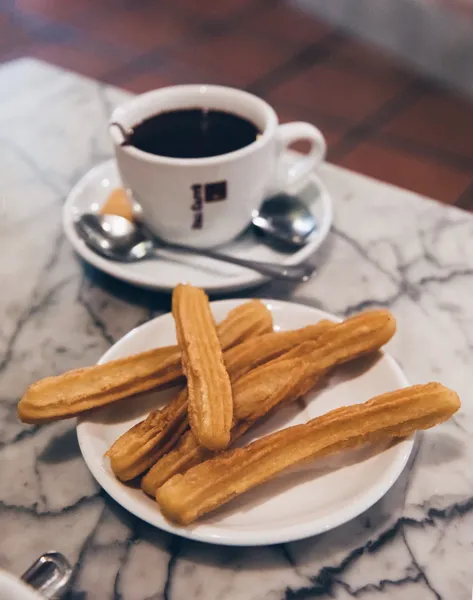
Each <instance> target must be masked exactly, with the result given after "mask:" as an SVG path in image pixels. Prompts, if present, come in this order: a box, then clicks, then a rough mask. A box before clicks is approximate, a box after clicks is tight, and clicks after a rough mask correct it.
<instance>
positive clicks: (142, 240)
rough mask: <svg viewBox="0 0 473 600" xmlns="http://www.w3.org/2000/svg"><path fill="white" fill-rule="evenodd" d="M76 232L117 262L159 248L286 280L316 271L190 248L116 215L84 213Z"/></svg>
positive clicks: (307, 266) (150, 254) (137, 258)
mask: <svg viewBox="0 0 473 600" xmlns="http://www.w3.org/2000/svg"><path fill="white" fill-rule="evenodd" d="M74 227H75V229H76V231H77V234H78V235H79V236H80V237H81V238H82V240H83V241H84V242H85V244H87V246H88V247H89V248H91V249H92V250H94V251H95V252H97V253H98V254H100V255H101V256H103V257H105V258H107V259H109V260H113V261H118V262H127V263H131V262H137V261H141V260H146V259H151V258H161V257H160V255H159V250H160V248H165V249H167V250H176V251H178V252H187V253H189V254H197V255H200V256H207V257H209V258H213V259H215V260H219V261H223V262H228V263H231V264H235V265H239V266H242V267H246V268H249V269H253V270H254V271H257V272H258V273H261V274H263V275H266V276H268V277H273V278H277V279H284V280H287V281H307V280H308V279H309V278H310V277H311V276H312V275H313V273H314V272H315V270H316V268H315V266H314V265H311V264H308V263H301V264H299V265H290V266H289V265H288V266H285V265H277V264H272V263H265V262H259V261H253V260H246V259H242V258H237V257H235V256H231V255H228V254H222V253H221V252H217V251H215V250H209V249H202V248H193V247H190V246H184V245H181V244H171V243H168V242H165V241H162V240H160V239H158V238H156V237H155V236H154V235H153V233H152V232H151V231H149V229H148V228H147V227H145V226H144V225H139V224H137V223H133V222H132V221H129V220H128V219H125V218H124V217H120V216H118V215H108V214H105V215H103V214H99V213H84V214H83V215H81V216H80V217H79V218H78V219H77V220H76V221H75V222H74Z"/></svg>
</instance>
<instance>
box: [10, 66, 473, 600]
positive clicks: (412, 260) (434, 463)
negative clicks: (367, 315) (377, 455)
mask: <svg viewBox="0 0 473 600" xmlns="http://www.w3.org/2000/svg"><path fill="white" fill-rule="evenodd" d="M126 96H127V94H126V93H125V92H123V91H120V90H117V89H114V88H111V87H108V86H106V85H103V84H101V83H98V82H95V81H92V80H90V79H86V78H84V77H81V76H78V75H75V74H72V73H69V72H65V71H62V70H58V69H56V68H53V67H51V66H49V65H46V64H44V63H40V62H36V61H32V60H21V61H18V62H13V63H10V64H7V65H5V66H3V67H2V68H1V69H0V173H1V184H0V217H1V218H0V273H1V279H0V281H1V285H2V293H1V294H0V531H1V534H0V565H1V566H2V567H4V568H6V569H8V570H10V571H11V572H13V573H16V574H20V573H21V572H22V571H23V570H24V569H25V568H26V567H27V566H28V565H29V563H31V562H32V561H33V560H34V559H35V558H36V557H37V556H38V555H40V554H41V553H43V552H44V551H46V550H49V549H56V550H58V551H60V552H63V553H64V554H65V555H66V556H67V557H68V558H69V560H70V561H71V562H72V563H73V564H74V565H75V569H74V576H73V581H72V587H71V591H70V592H69V596H68V598H70V599H73V600H79V599H84V598H93V599H95V598H97V599H106V598H116V599H124V600H145V599H147V600H151V599H161V598H163V599H165V600H171V599H172V600H181V599H184V598H185V599H186V600H187V599H191V598H192V599H202V600H203V599H205V600H217V599H222V598H225V599H227V598H228V599H231V600H249V599H253V598H254V599H263V598H264V599H268V600H269V599H271V600H273V599H274V600H276V599H283V598H285V599H288V600H289V599H291V600H292V599H304V598H314V597H317V598H336V599H337V600H345V599H347V598H351V597H357V598H367V599H369V600H371V599H373V600H374V599H378V598H390V599H392V600H398V599H401V598H402V599H403V600H421V599H424V598H425V599H430V598H432V599H435V598H436V599H455V600H462V599H467V598H468V599H470V598H471V588H472V585H473V542H472V539H473V535H472V532H473V495H472V493H473V469H472V464H473V443H472V438H471V435H472V433H473V402H472V399H471V394H472V392H471V390H472V389H473V370H472V367H471V365H472V363H473V312H472V311H471V304H472V300H473V218H472V216H471V215H469V214H467V213H465V212H461V211H459V210H457V209H455V208H449V207H445V206H441V205H440V204H437V203H435V202H433V201H430V200H427V199H421V198H419V197H418V196H417V195H415V194H412V193H410V192H407V191H404V190H401V189H398V188H395V187H392V186H389V185H386V184H383V183H380V182H378V181H374V180H371V179H368V178H365V177H362V176H359V175H355V174H353V173H350V172H348V171H346V170H343V169H341V168H338V167H335V166H332V165H325V166H324V167H323V168H322V177H323V179H324V181H325V182H326V185H327V186H328V188H329V190H330V192H331V193H332V195H333V199H334V203H335V214H336V216H335V223H334V227H333V232H332V234H331V236H330V238H329V240H328V241H327V242H326V243H325V245H324V246H323V248H322V250H321V251H320V253H319V255H318V264H319V268H320V269H319V275H318V276H317V277H315V278H314V279H313V280H312V281H311V282H309V283H306V284H301V285H299V286H296V287H291V288H288V287H287V286H285V285H281V284H271V285H266V286H264V287H262V288H260V289H258V290H256V291H254V292H253V294H254V295H258V296H266V297H275V298H283V299H284V298H290V299H293V300H294V301H297V302H302V303H306V304H309V305H312V306H316V307H321V308H323V309H325V310H327V311H330V312H333V313H337V314H338V315H340V316H344V315H348V314H350V313H353V312H355V311H357V310H360V309H364V308H370V307H375V306H385V307H389V308H390V309H391V310H392V311H393V312H394V314H395V316H396V318H397V319H398V323H399V333H398V334H397V335H396V337H395V339H394V340H393V341H392V342H391V343H390V344H389V350H390V352H392V354H393V355H394V356H395V357H396V358H397V360H398V361H399V362H400V363H401V365H402V367H403V368H404V370H405V372H406V374H407V376H408V378H409V380H410V381H411V382H413V383H420V382H426V381H428V380H440V381H442V383H444V384H446V385H448V386H451V387H453V388H454V389H455V390H457V391H458V392H459V393H460V396H461V397H462V400H463V408H462V410H461V412H460V413H459V414H458V415H457V416H456V417H455V418H454V419H452V420H451V421H450V422H448V423H446V424H444V425H442V426H441V427H439V428H437V429H435V430H434V431H431V432H427V433H426V434H425V435H423V436H421V443H420V444H419V448H418V451H417V455H416V457H415V458H414V459H413V460H412V461H411V463H410V465H409V467H408V468H407V469H406V470H405V472H404V474H403V475H402V476H401V478H400V479H399V481H398V482H397V483H396V484H395V485H394V486H393V488H392V489H391V491H390V492H389V493H388V494H387V495H386V496H385V497H384V498H383V500H382V501H380V502H379V503H378V504H376V505H375V506H374V507H373V508H372V509H371V510H369V511H368V512H366V513H365V514H363V515H361V516H360V517H359V518H357V519H355V520H354V521H351V522H350V523H348V524H346V525H344V526H341V527H339V528H337V529H336V530H334V531H331V532H329V533H327V534H325V535H321V536H318V537H315V538H311V539H307V540H303V541H300V542H296V543H291V544H284V545H279V546H272V547H267V548H256V549H252V548H225V547H213V546H210V545H206V544H200V543H194V542H187V541H184V540H181V539H179V538H176V537H172V536H171V535H168V534H166V533H163V532H161V531H159V530H157V529H153V528H152V527H150V526H148V525H146V524H144V523H142V522H141V521H139V520H138V519H136V518H134V517H132V516H131V515H129V514H128V513H126V512H125V511H124V510H122V509H121V508H120V507H119V506H118V505H117V504H115V503H114V502H113V501H111V500H110V499H109V498H108V497H107V496H106V495H105V494H104V493H103V492H101V490H100V489H99V488H98V487H97V485H96V484H95V482H94V480H93V479H92V477H91V475H90V474H89V472H88V470H87V467H86V466H85V463H84V462H83V460H82V458H81V455H80V452H79V448H78V444H77V438H76V433H75V424H74V422H71V421H65V422H60V423H56V424H52V425H48V426H45V427H37V426H25V425H22V424H21V423H20V422H19V421H18V420H17V417H16V404H17V401H18V399H19V397H20V396H21V395H22V393H23V391H24V390H25V388H26V386H27V385H28V384H29V383H31V382H33V381H34V380H36V379H38V378H40V377H43V376H46V375H50V374H56V373H60V372H62V371H64V370H66V369H70V368H73V367H79V366H82V365H88V364H92V363H94V362H95V361H96V360H97V359H98V358H99V357H100V355H101V354H102V353H103V352H104V351H105V350H106V349H107V348H108V347H109V346H110V344H112V343H113V342H114V341H116V340H118V339H119V338H120V337H121V336H122V335H123V334H125V333H126V332H127V331H128V330H129V329H131V328H133V327H134V326H135V325H137V324H139V323H142V322H144V321H146V320H147V319H149V318H150V317H152V316H154V315H156V314H159V313H162V312H167V311H168V310H169V304H170V299H169V296H167V295H162V294H156V293H151V292H145V291H140V290H136V289H133V288H131V287H129V286H127V285H125V284H121V283H119V282H117V281H114V280H112V279H110V278H108V277H106V276H105V275H102V274H100V273H98V272H97V271H94V270H93V269H91V268H89V267H86V266H84V264H82V263H81V262H80V261H79V260H78V258H77V257H76V256H75V255H74V253H73V252H72V250H71V248H70V246H69V244H68V243H67V241H66V240H65V239H64V235H63V232H62V228H61V205H62V203H63V201H64V199H65V197H66V195H67V193H68V191H69V190H70V188H71V186H72V185H73V184H74V183H75V182H76V181H77V180H78V179H79V177H81V176H82V175H83V174H84V173H86V171H87V170H88V169H89V168H90V167H92V166H93V165H95V164H97V163H98V162H100V161H102V160H103V159H105V158H107V157H109V156H110V155H111V144H110V142H109V140H108V137H107V131H106V123H107V118H108V116H109V114H110V112H111V110H112V108H113V107H114V106H115V105H116V104H117V103H119V102H121V101H122V100H123V99H124V98H126ZM470 528H471V529H470Z"/></svg>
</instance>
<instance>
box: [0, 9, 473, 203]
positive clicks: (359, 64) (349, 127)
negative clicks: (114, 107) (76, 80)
mask: <svg viewBox="0 0 473 600" xmlns="http://www.w3.org/2000/svg"><path fill="white" fill-rule="evenodd" d="M20 56H35V57H37V58H41V59H43V60H46V61H49V62H52V63H55V64H58V65H60V66H62V67H66V68H69V69H72V70H75V71H78V72H80V73H84V74H85V75H89V76H91V77H95V78H99V79H102V80H104V81H107V82H109V83H112V84H115V85H118V86H122V87H125V88H128V89H130V90H132V91H134V92H142V91H144V90H147V89H151V88H154V87H158V86H163V85H169V84H175V83H184V82H202V81H205V82H210V83H223V84H228V85H235V86H240V87H244V88H246V89H248V90H250V91H253V92H255V93H257V94H260V95H261V96H263V97H265V98H267V99H268V100H269V101H270V102H272V103H273V104H274V106H275V108H276V109H277V111H278V112H279V114H280V117H281V120H283V121H287V120H294V119H298V120H308V121H311V122H313V123H315V124H316V125H318V126H319V127H320V128H321V129H322V131H323V132H324V133H325V135H326V137H327V139H328V143H329V159H330V160H332V161H333V162H335V163H338V164H341V165H343V166H346V167H348V168H350V169H354V170H356V171H359V172H362V173H367V174H368V175H371V176H373V177H377V178H379V179H382V180H385V181H389V182H392V183H394V184H397V185H401V186H403V187H406V188H409V189H412V190H414V191H416V192H419V193H421V194H426V195H428V196H431V197H433V198H435V199H437V200H439V201H441V202H444V203H447V204H456V205H457V206H460V207H462V208H465V209H467V210H471V211H473V102H470V101H468V100H465V99H462V98H458V97H456V96H455V95H453V94H451V93H449V92H448V91H446V90H442V89H439V87H438V86H436V85H435V84H434V83H432V82H429V81H426V80H424V79H422V78H420V77H419V76H417V75H415V74H414V73H412V72H410V71H409V70H407V69H406V68H404V67H403V66H402V65H399V64H397V63H396V62H395V61H393V60H392V59H390V58H387V57H386V56H383V55H382V54H381V53H380V52H379V51H378V50H375V49H372V48H369V47H366V46H364V45H363V44H360V43H359V42H356V41H354V40H352V39H350V38H348V37H347V36H346V35H344V34H343V33H342V32H339V31H334V30H333V29H331V28H330V27H328V26H327V25H325V24H324V23H322V22H320V21H317V20H316V19H314V18H313V17H312V16H310V15H307V14H305V13H302V12H300V11H299V10H298V9H297V8H295V7H294V6H292V5H291V4H290V3H289V2H283V1H282V0H218V1H217V0H199V1H198V2H197V1H196V0H100V2H97V1H96V0H2V1H1V2H0V60H4V61H6V60H11V59H13V58H16V57H20Z"/></svg>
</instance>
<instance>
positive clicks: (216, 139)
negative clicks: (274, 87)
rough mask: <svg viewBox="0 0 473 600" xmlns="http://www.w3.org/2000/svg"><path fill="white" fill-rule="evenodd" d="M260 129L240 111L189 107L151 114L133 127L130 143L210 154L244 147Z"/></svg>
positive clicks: (172, 153) (160, 151)
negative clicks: (236, 113) (234, 112)
mask: <svg viewBox="0 0 473 600" xmlns="http://www.w3.org/2000/svg"><path fill="white" fill-rule="evenodd" d="M260 133H261V132H260V131H259V129H258V128H257V127H256V126H255V125H254V124H253V123H252V122H251V121H248V120H247V119H245V118H243V117H240V116H238V115H235V114H232V113H227V112H224V111H221V110H214V109H211V110H204V109H201V108H188V109H179V110H172V111H169V112H163V113H159V114H157V115H154V116H152V117H149V118H148V119H146V120H145V121H143V122H142V123H139V124H138V125H136V126H135V127H134V128H133V133H132V135H131V137H130V138H129V140H128V143H129V144H130V145H131V146H134V147H135V148H138V149H139V150H143V151H144V152H149V153H150V154H156V155H158V156H168V157H170V158H207V157H209V156H219V155H221V154H228V153H229V152H234V151H235V150H239V149H240V148H244V147H245V146H248V145H249V144H251V143H252V142H254V141H255V140H256V139H257V137H258V135H259V134H260Z"/></svg>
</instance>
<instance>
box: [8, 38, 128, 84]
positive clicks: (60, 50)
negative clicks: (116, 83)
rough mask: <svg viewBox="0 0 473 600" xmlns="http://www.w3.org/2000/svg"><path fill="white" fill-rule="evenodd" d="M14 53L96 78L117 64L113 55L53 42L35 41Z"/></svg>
mask: <svg viewBox="0 0 473 600" xmlns="http://www.w3.org/2000/svg"><path fill="white" fill-rule="evenodd" d="M16 55H17V57H18V56H20V55H21V56H30V57H34V58H37V59H39V60H44V61H46V62H49V63H51V64H53V65H57V66H59V67H62V68H64V69H69V70H71V71H75V72H77V73H81V74H82V75H87V76H88V77H94V78H98V79H100V78H102V76H103V75H104V74H105V73H107V72H108V71H110V70H112V69H115V68H117V67H118V66H119V64H117V60H116V58H114V57H113V56H99V55H98V54H97V53H96V52H93V51H87V50H85V49H84V48H75V47H73V46H66V45H62V44H54V43H42V44H38V43H35V44H32V45H30V46H26V47H25V49H24V50H23V51H22V52H21V53H20V52H16Z"/></svg>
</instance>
